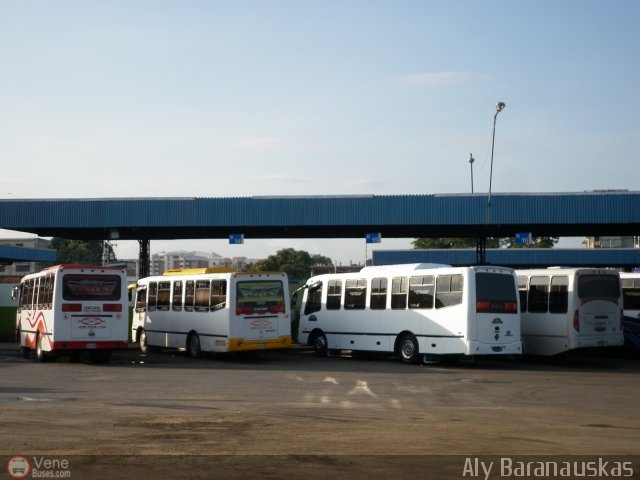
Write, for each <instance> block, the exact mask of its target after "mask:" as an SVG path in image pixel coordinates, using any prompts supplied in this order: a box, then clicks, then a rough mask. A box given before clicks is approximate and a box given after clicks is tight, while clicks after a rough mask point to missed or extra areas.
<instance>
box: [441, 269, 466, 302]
mask: <svg viewBox="0 0 640 480" xmlns="http://www.w3.org/2000/svg"><path fill="white" fill-rule="evenodd" d="M461 303H462V275H440V276H439V277H438V278H437V280H436V308H442V307H450V306H452V305H459V304H461Z"/></svg>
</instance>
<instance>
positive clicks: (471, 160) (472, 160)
mask: <svg viewBox="0 0 640 480" xmlns="http://www.w3.org/2000/svg"><path fill="white" fill-rule="evenodd" d="M475 161H476V159H475V158H473V153H470V154H469V165H470V166H471V193H473V162H475Z"/></svg>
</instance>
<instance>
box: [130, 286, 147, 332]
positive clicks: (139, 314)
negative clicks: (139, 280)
mask: <svg viewBox="0 0 640 480" xmlns="http://www.w3.org/2000/svg"><path fill="white" fill-rule="evenodd" d="M146 316H147V287H146V286H139V287H138V288H137V289H136V297H135V303H134V307H133V319H132V320H131V338H132V340H133V341H134V342H136V341H138V337H137V335H138V333H139V329H141V328H145V323H144V322H145V319H146Z"/></svg>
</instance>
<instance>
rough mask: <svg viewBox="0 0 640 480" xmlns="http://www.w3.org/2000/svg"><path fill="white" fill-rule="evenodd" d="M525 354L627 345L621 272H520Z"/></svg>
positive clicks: (551, 270)
mask: <svg viewBox="0 0 640 480" xmlns="http://www.w3.org/2000/svg"><path fill="white" fill-rule="evenodd" d="M516 275H517V277H518V287H519V290H520V308H521V314H522V341H523V344H524V347H523V348H524V354H529V355H543V356H550V355H557V354H559V353H563V352H566V351H569V350H574V349H581V348H592V347H607V346H609V347H611V346H620V345H622V344H623V343H624V334H623V326H622V297H621V290H620V276H619V274H618V272H616V271H615V270H610V269H603V268H548V269H531V270H516Z"/></svg>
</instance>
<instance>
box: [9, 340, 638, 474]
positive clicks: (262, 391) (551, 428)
mask: <svg viewBox="0 0 640 480" xmlns="http://www.w3.org/2000/svg"><path fill="white" fill-rule="evenodd" d="M639 374H640V360H638V359H634V358H622V357H619V356H613V357H584V356H578V357H574V358H572V359H568V360H564V361H553V362H548V361H546V362H541V361H506V360H487V359H481V360H479V361H476V362H475V363H473V364H460V365H447V366H410V365H405V364H402V363H401V362H399V361H398V360H396V359H389V358H380V357H373V358H369V357H365V358H361V357H355V358H350V357H347V358H324V359H320V358H316V357H315V356H314V355H313V353H312V352H310V351H308V350H304V349H302V350H296V351H291V352H285V353H267V354H264V355H263V356H262V357H261V358H258V359H238V358H236V357H219V356H218V357H214V358H205V359H198V360H194V359H190V358H186V357H185V356H184V355H183V354H181V353H171V352H163V353H160V354H153V355H150V356H144V355H141V354H140V353H139V352H138V351H137V350H135V349H131V350H129V351H126V352H118V353H116V354H114V355H113V358H112V360H111V362H109V363H108V364H106V365H93V364H90V363H88V362H87V361H81V362H72V361H70V359H69V358H68V357H65V358H60V359H58V361H56V362H53V363H44V364H39V363H37V362H35V361H34V360H25V359H22V358H21V357H20V356H19V355H18V352H17V349H16V347H15V345H13V344H0V375H1V376H0V378H1V380H2V382H1V384H0V404H1V407H2V408H1V409H0V421H1V422H2V423H1V425H2V428H1V429H0V461H2V460H3V459H4V461H8V460H9V459H10V458H12V457H14V456H24V457H25V458H27V460H28V461H29V462H30V463H31V465H32V467H33V464H34V462H35V461H36V460H38V459H40V460H42V459H43V458H44V459H50V460H51V459H55V460H58V461H60V460H61V459H67V460H68V461H69V462H70V464H71V465H70V468H69V470H70V471H71V473H72V478H114V477H115V478H245V479H246V478H288V479H293V478H309V479H313V478H323V479H326V478H369V479H370V478H423V479H424V478H463V473H465V470H464V469H465V466H466V467H469V466H470V465H471V464H469V463H467V462H468V461H474V460H473V459H475V458H477V457H479V458H482V459H495V460H496V465H497V464H498V462H499V460H500V459H501V458H503V457H508V458H519V456H522V455H534V456H539V455H543V456H545V457H544V458H556V459H562V458H566V457H567V456H569V455H590V456H592V457H593V458H595V459H598V458H601V457H603V456H604V457H605V458H607V459H614V458H618V457H614V456H615V455H623V456H624V457H620V458H622V459H629V458H636V457H629V456H633V455H638V454H639V453H640V415H638V407H637V406H638V398H640V381H639V377H638V375H639ZM549 456H554V457H549ZM527 458H530V459H531V458H537V457H527ZM581 458H584V457H581ZM589 458H591V457H589ZM40 463H42V462H40ZM487 464H488V463H487ZM0 471H2V472H3V473H4V471H5V469H4V468H3V469H1V470H0ZM494 472H495V471H494ZM635 472H636V473H638V472H640V465H639V466H638V467H637V468H636V470H635ZM466 473H467V475H464V476H465V477H472V475H470V474H469V473H470V472H469V471H466ZM476 473H478V472H476ZM495 475H496V476H494V477H490V478H500V477H499V476H497V473H495ZM480 477H482V478H484V476H483V475H480V476H478V478H480ZM1 478H5V477H2V476H1V474H0V479H1ZM474 478H475V477H474ZM550 478H551V477H550ZM564 478H567V477H564ZM636 478H637V477H636Z"/></svg>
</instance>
